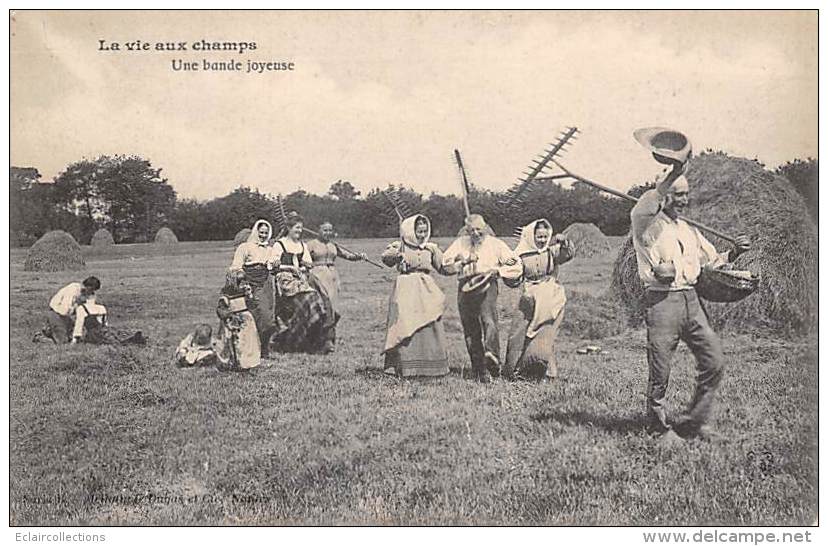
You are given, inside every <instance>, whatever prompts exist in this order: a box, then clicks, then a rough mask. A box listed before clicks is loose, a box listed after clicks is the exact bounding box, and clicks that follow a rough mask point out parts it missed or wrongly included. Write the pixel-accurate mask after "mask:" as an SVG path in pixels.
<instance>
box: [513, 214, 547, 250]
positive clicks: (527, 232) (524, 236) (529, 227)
mask: <svg viewBox="0 0 828 546" xmlns="http://www.w3.org/2000/svg"><path fill="white" fill-rule="evenodd" d="M538 225H541V226H546V229H548V230H549V240H547V241H546V245H544V247H543V248H538V245H536V244H535V228H536V227H537V226H538ZM554 233H555V232H554V230H553V229H552V224H550V223H549V220H546V219H545V218H539V219H537V220H535V221H534V222H530V223H528V224H526V225H525V226H523V228H522V229H521V230H520V241H519V242H518V245H517V246H516V247H515V254H517V255H518V256H522V255H524V254H533V253H537V252H543V251H544V250H546V249H547V248H549V244H550V243H551V242H552V235H553V234H554Z"/></svg>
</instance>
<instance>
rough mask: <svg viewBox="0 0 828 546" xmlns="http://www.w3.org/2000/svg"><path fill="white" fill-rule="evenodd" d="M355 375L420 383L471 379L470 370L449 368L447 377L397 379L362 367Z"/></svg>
mask: <svg viewBox="0 0 828 546" xmlns="http://www.w3.org/2000/svg"><path fill="white" fill-rule="evenodd" d="M354 373H355V374H357V375H359V376H361V377H365V378H368V379H374V380H376V379H416V380H418V381H440V379H442V378H444V377H452V376H454V377H459V378H461V379H471V378H472V375H471V370H470V369H469V368H466V369H465V373H463V370H462V369H460V368H449V373H448V374H447V375H440V376H435V377H427V376H422V377H421V376H416V377H397V376H396V375H392V374H387V373H385V371H384V370H383V369H382V368H373V367H368V366H365V367H362V368H357V369H355V370H354Z"/></svg>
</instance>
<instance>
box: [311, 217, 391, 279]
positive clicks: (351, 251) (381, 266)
mask: <svg viewBox="0 0 828 546" xmlns="http://www.w3.org/2000/svg"><path fill="white" fill-rule="evenodd" d="M302 231H304V232H306V233H310V234H311V235H313V236H315V237H319V233H317V232H315V231H313V230H312V229H308V228H306V227H303V228H302ZM334 244H335V245H336V246H338V247H339V248H341V249H342V250H344V251H346V252H350V253H351V254H359V252H356V251H354V250H351V249H350V248H348V247H346V246H345V245H341V244H339V243H334ZM363 261H364V262H368V263H369V264H371V265H374V266H376V267H379V268H380V269H382V270H383V271H385V266H383V265H381V264H379V263H377V262H375V261H373V260H372V259H370V258H367V257H366V258H365V259H364V260H363Z"/></svg>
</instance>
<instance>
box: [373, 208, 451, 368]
mask: <svg viewBox="0 0 828 546" xmlns="http://www.w3.org/2000/svg"><path fill="white" fill-rule="evenodd" d="M430 236H431V222H429V220H428V218H427V217H426V216H423V215H422V214H418V215H415V216H411V217H409V218H406V219H405V220H403V222H402V223H401V224H400V239H401V240H400V241H395V242H393V243H391V244H390V245H388V248H387V249H386V250H385V252H383V254H382V261H383V263H384V264H385V265H387V266H389V267H396V268H397V270H398V271H399V273H400V274H399V276H397V280H396V282H395V283H394V291H393V292H392V293H391V299H390V301H389V302H388V323H387V324H388V326H387V333H386V338H385V349H384V350H383V354H384V355H385V367H386V373H396V374H397V375H398V376H401V377H411V376H440V375H446V374H447V373H448V371H449V370H448V356H447V354H446V344H445V333H444V331H443V323H442V321H441V318H442V316H443V305H444V303H445V295H444V294H443V292H442V291H441V290H440V288H439V287H438V286H437V283H435V282H434V279H432V278H431V273H432V271H438V272H439V271H441V264H442V261H443V253H442V252H441V251H440V248H439V247H438V246H437V245H436V244H434V243H432V242H429V238H430Z"/></svg>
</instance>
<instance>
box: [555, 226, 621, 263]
mask: <svg viewBox="0 0 828 546" xmlns="http://www.w3.org/2000/svg"><path fill="white" fill-rule="evenodd" d="M563 234H564V235H566V238H567V239H569V240H570V241H572V242H573V243H574V245H575V255H576V256H577V257H579V258H592V257H593V256H600V255H601V254H605V253H607V252H609V251H610V250H612V245H611V244H610V242H609V239H607V236H606V235H604V234H603V233H602V232H601V230H600V229H598V226H596V225H595V224H580V223H576V224H570V225H569V227H567V228H566V229H565V230H563Z"/></svg>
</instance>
